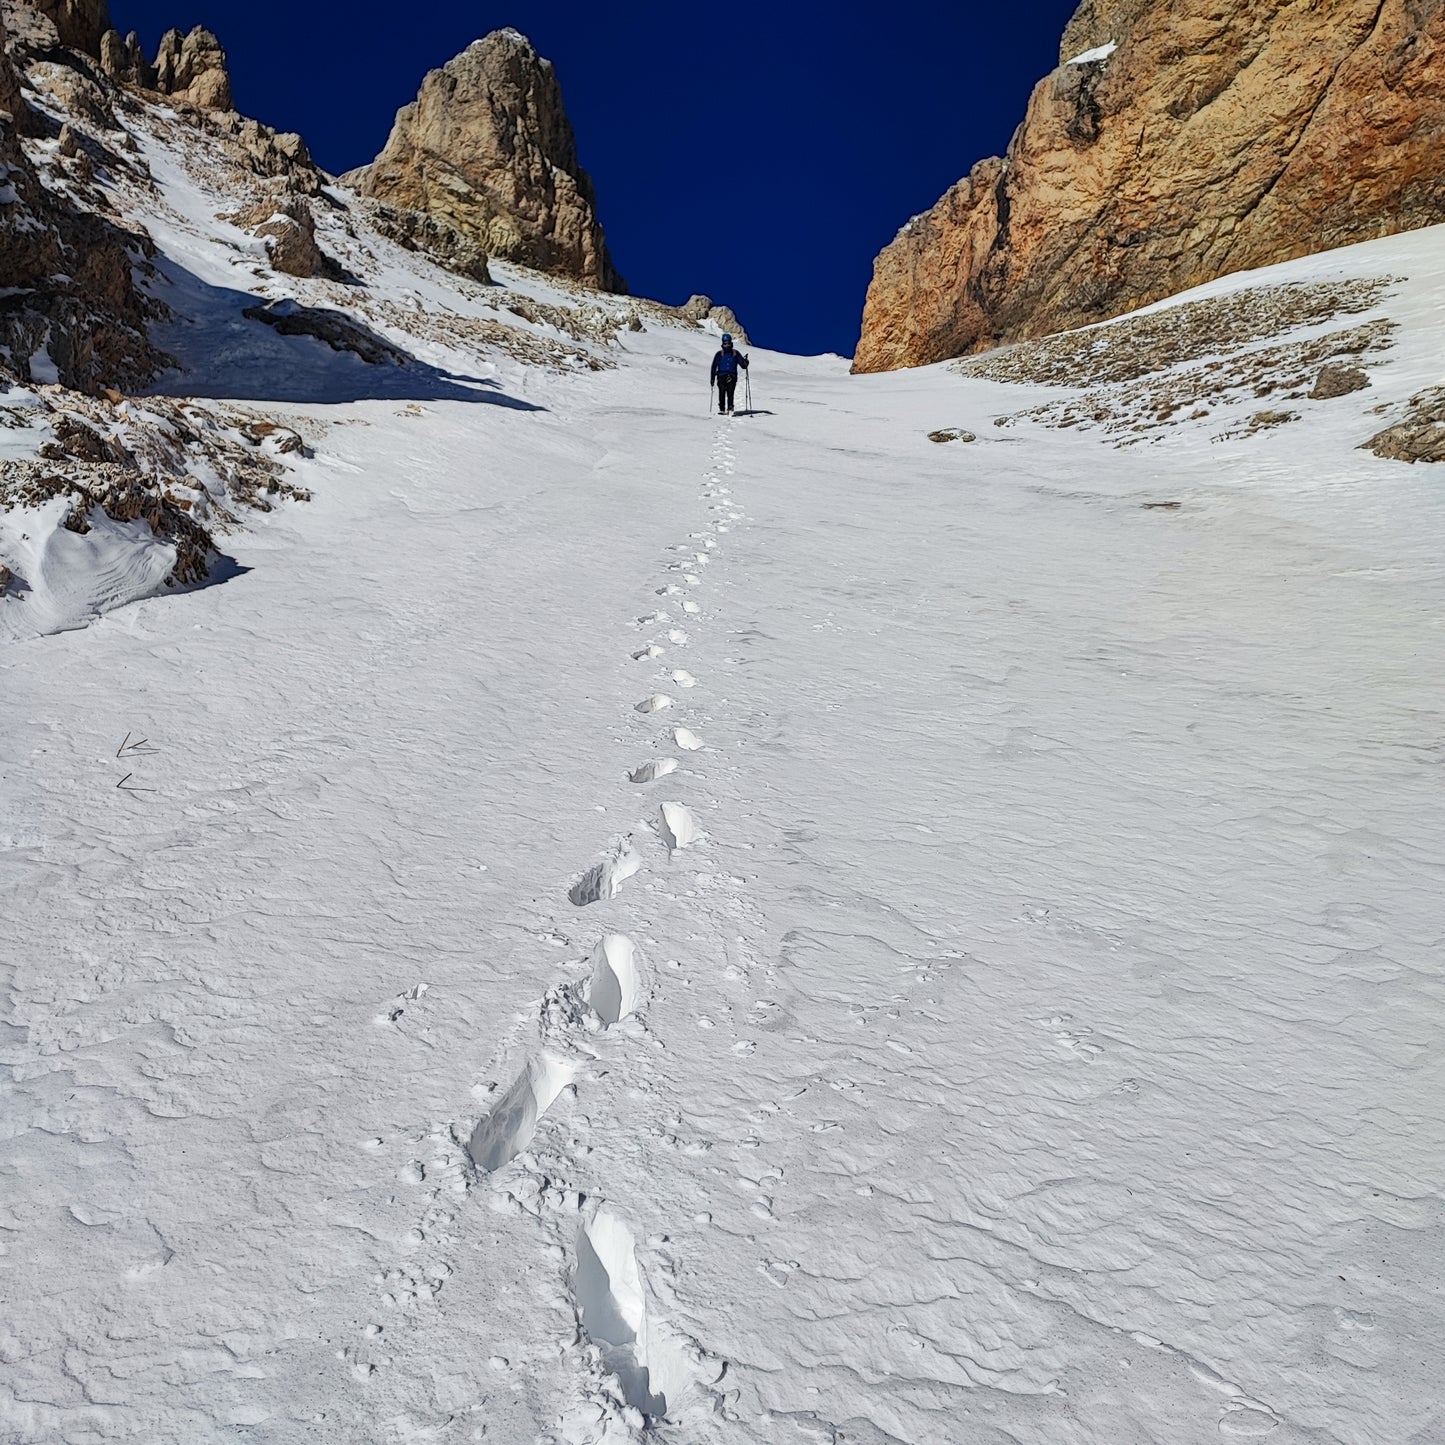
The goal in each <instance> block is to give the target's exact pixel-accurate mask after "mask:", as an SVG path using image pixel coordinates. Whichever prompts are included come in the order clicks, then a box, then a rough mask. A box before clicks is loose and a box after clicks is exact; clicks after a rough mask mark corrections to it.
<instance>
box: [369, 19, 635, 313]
mask: <svg viewBox="0 0 1445 1445" xmlns="http://www.w3.org/2000/svg"><path fill="white" fill-rule="evenodd" d="M344 179H345V180H347V181H348V182H349V183H350V184H352V185H354V186H355V187H356V188H357V189H358V190H360V191H361V192H362V193H363V194H366V195H370V196H374V197H375V198H376V199H378V200H381V201H385V202H387V203H389V204H391V205H394V206H401V207H405V208H407V209H409V210H413V211H421V212H424V213H426V214H428V215H431V216H434V217H435V218H436V219H437V220H439V221H442V222H444V223H445V224H446V225H448V226H450V227H452V228H453V229H454V230H456V231H458V232H460V233H461V234H462V235H464V236H468V237H471V238H472V239H474V240H476V241H477V242H479V243H480V244H481V245H482V246H483V247H484V248H485V249H486V251H487V252H489V253H490V254H491V255H493V256H498V257H501V258H503V259H506V260H514V261H518V262H521V263H522V264H524V265H528V266H535V267H537V268H538V269H540V270H544V271H553V272H557V273H560V274H562V275H567V276H572V277H575V278H576V279H577V280H579V281H583V282H586V283H587V284H589V285H592V286H596V287H599V288H601V289H602V290H606V291H623V290H625V289H626V287H625V283H624V282H623V280H622V278H621V277H620V276H619V275H618V273H617V269H616V267H615V266H614V265H613V264H612V257H611V256H610V255H609V254H608V250H607V243H606V240H605V239H604V237H603V234H602V227H601V225H600V224H599V222H598V220H597V203H596V196H595V193H594V191H593V188H592V181H591V179H590V177H589V176H588V175H587V172H586V171H584V170H583V169H582V167H581V166H580V165H579V164H578V160H577V140H576V136H575V135H574V134H573V131H572V123H571V121H570V120H569V119H568V118H567V111H566V107H565V106H564V105H563V102H562V88H561V86H560V84H559V83H558V80H557V73H556V71H555V70H554V69H553V66H552V64H551V62H550V61H548V60H544V59H543V58H542V57H541V56H540V55H538V54H537V52H536V50H535V49H534V48H533V46H532V43H531V42H530V41H529V40H528V39H527V38H526V36H524V35H521V34H520V33H519V32H517V31H516V30H496V31H493V32H492V34H490V35H488V36H486V37H485V39H482V40H478V41H476V42H474V43H473V44H472V45H469V46H468V47H467V49H466V50H464V51H463V52H462V53H461V54H460V55H458V56H457V57H456V58H455V59H454V60H451V61H449V62H448V63H447V64H446V65H444V66H442V68H441V69H440V70H433V71H432V72H430V74H428V75H427V77H426V78H425V80H423V81H422V86H421V92H420V94H419V95H418V96H417V98H416V100H415V101H413V102H412V103H411V104H410V105H408V106H404V107H403V108H402V109H401V110H400V111H398V112H397V117H396V124H395V125H394V126H393V128H392V132H391V137H390V139H389V140H388V141H387V143H386V147H385V149H384V150H383V151H382V152H381V154H380V155H379V156H378V157H377V158H376V160H375V161H374V162H373V163H372V164H371V165H369V166H364V167H362V168H361V169H360V170H357V171H353V172H351V173H350V174H349V175H348V176H346V177H345V178H344Z"/></svg>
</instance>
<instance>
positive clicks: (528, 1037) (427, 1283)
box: [0, 206, 1445, 1445]
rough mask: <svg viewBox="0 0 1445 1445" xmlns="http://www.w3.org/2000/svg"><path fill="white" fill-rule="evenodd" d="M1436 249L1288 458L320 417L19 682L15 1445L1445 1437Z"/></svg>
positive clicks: (449, 413)
mask: <svg viewBox="0 0 1445 1445" xmlns="http://www.w3.org/2000/svg"><path fill="white" fill-rule="evenodd" d="M201 209H202V208H201V207H199V206H198V207H197V211H198V212H199V211H200V210H201ZM162 239H163V240H164V239H165V238H164V237H163V238H162ZM1440 241H1441V238H1440V234H1439V233H1438V232H1436V233H1423V234H1422V235H1420V236H1416V237H1408V238H1403V239H1401V240H1398V241H1393V242H1382V243H1376V244H1374V245H1372V246H1370V247H1362V248H1357V249H1356V250H1355V251H1353V252H1350V253H1341V255H1340V256H1337V257H1334V258H1319V259H1317V260H1316V261H1314V262H1306V263H1297V264H1296V265H1295V266H1294V267H1293V268H1285V269H1284V270H1283V271H1281V272H1280V273H1279V275H1281V276H1285V277H1289V276H1310V275H1315V274H1324V273H1326V272H1329V273H1330V274H1334V273H1336V272H1341V271H1343V272H1350V270H1351V268H1353V271H1354V272H1357V273H1359V274H1383V273H1385V272H1393V273H1396V274H1399V275H1400V276H1402V277H1404V278H1406V279H1405V280H1404V281H1402V283H1401V285H1400V287H1399V290H1398V293H1397V296H1396V300H1395V302H1394V303H1393V304H1394V307H1395V309H1394V311H1393V312H1392V314H1393V315H1395V316H1396V319H1398V320H1400V321H1401V324H1402V326H1403V327H1404V328H1405V329H1404V331H1403V333H1402V339H1401V341H1400V344H1399V346H1398V347H1397V348H1396V351H1395V352H1393V353H1392V359H1391V360H1390V362H1389V364H1388V365H1386V366H1385V367H1383V368H1381V369H1380V371H1379V374H1378V380H1377V384H1376V387H1375V388H1374V389H1373V390H1371V391H1368V392H1364V393H1361V394H1359V395H1357V396H1354V397H1350V398H1345V399H1341V400H1335V401H1330V402H1322V403H1318V404H1315V403H1310V404H1308V408H1309V414H1308V415H1307V416H1306V418H1305V420H1304V421H1302V422H1301V423H1298V424H1296V425H1295V426H1293V427H1290V428H1284V429H1282V430H1280V431H1278V432H1269V433H1266V434H1264V435H1262V436H1259V437H1255V438H1251V439H1249V440H1248V441H1231V442H1225V443H1220V444H1215V443H1212V442H1211V441H1210V439H1209V432H1208V428H1193V429H1190V428H1187V427H1186V428H1182V429H1181V430H1180V431H1179V433H1178V434H1177V435H1176V436H1174V437H1172V438H1170V439H1168V440H1167V441H1166V442H1165V443H1163V444H1160V445H1157V446H1154V447H1145V448H1137V449H1134V450H1130V451H1114V450H1111V449H1108V448H1106V447H1104V446H1101V445H1099V444H1097V443H1095V442H1092V441H1088V440H1084V439H1081V438H1079V437H1077V436H1073V435H1070V434H1069V433H1067V432H1050V431H1046V430H1044V429H1043V428H1033V429H1030V428H1026V427H1012V428H1007V429H1002V430H1001V429H998V428H995V427H994V426H992V424H991V422H992V418H993V416H994V415H996V414H997V413H998V412H999V411H1001V410H1005V409H1008V408H1010V407H1013V408H1016V407H1017V405H1018V401H1017V396H1018V391H1017V389H1014V390H1012V391H1010V389H1008V388H1005V387H1002V386H1000V385H996V384H992V383H985V382H981V381H969V380H965V379H962V378H960V377H958V376H956V375H954V374H952V373H950V372H947V371H946V370H944V369H930V370H926V371H922V372H916V373H905V374H895V375H891V376H883V377H876V378H866V379H852V378H849V377H848V376H847V374H846V366H845V363H843V362H842V361H840V360H838V359H837V358H820V359H811V360H802V359H796V358H788V357H783V356H776V355H770V354H767V353H763V352H756V353H754V366H753V372H752V380H753V388H754V397H755V403H756V408H757V410H756V414H754V415H750V416H740V417H736V418H731V419H720V418H717V417H709V415H708V414H707V400H708V392H707V389H706V374H707V360H708V356H709V354H710V351H711V349H712V345H713V340H712V338H710V337H708V336H706V335H702V334H691V335H690V334H688V333H685V332H678V331H676V330H672V331H668V330H666V329H658V330H649V331H647V332H644V333H641V334H637V335H635V336H629V337H627V338H626V347H627V348H628V349H627V352H626V354H625V356H624V358H623V364H622V365H621V366H620V367H619V368H618V369H617V370H615V371H610V372H603V373H599V374H595V375H594V374H591V373H585V372H584V373H581V374H571V375H561V374H551V373H547V372H544V371H540V370H537V369H529V368H526V367H523V366H520V365H519V366H514V367H510V368H503V369H501V370H500V371H499V372H497V373H496V374H495V375H494V376H491V377H489V378H488V380H489V389H488V390H486V391H483V390H477V391H476V393H475V395H471V396H468V395H467V393H466V390H465V377H463V378H462V379H461V380H460V381H458V382H457V383H456V385H455V386H454V387H453V390H452V392H450V393H448V395H447V396H441V397H439V396H438V395H437V394H436V392H435V391H428V392H427V393H426V394H425V395H423V396H420V397H410V398H408V397H407V396H405V394H404V391H403V392H398V391H396V389H395V388H397V387H405V385H406V384H407V376H406V375H405V374H403V375H401V376H399V377H394V378H392V379H391V380H390V381H389V382H388V389H387V390H386V394H385V395H372V396H366V395H361V396H352V397H350V398H348V399H343V400H333V399H323V400H311V401H307V400H305V399H301V400H297V399H296V397H295V396H289V397H288V398H287V406H288V408H289V412H290V413H291V414H294V415H296V416H299V417H302V418H304V419H306V421H307V423H308V425H309V426H310V427H311V429H312V434H313V436H314V437H315V438H316V440H315V457H314V460H310V461H306V462H303V463H300V464H299V465H300V480H302V481H303V482H304V484H305V485H306V486H308V487H309V488H311V489H312V490H313V492H314V496H315V500H314V501H313V502H311V503H310V504H308V505H288V506H286V507H284V508H282V509H280V510H278V511H276V512H275V513H273V514H271V515H270V516H269V517H267V518H265V519H264V521H263V522H262V523H261V524H260V525H258V526H256V527H255V528H253V529H252V530H250V531H247V532H242V533H239V534H236V535H234V536H232V537H231V538H229V539H228V542H227V546H228V549H229V550H230V551H231V552H233V553H234V561H235V565H234V567H232V568H231V569H230V575H229V577H228V580H227V581H226V582H225V583H224V585H218V586H212V587H209V588H204V589H199V590H192V591H188V592H185V593H181V594H174V593H173V594H169V595H162V596H155V597H148V598H143V599H142V600H139V601H136V602H132V603H129V604H128V605H124V606H121V607H119V608H117V609H116V610H112V611H109V612H108V613H106V614H105V615H104V616H103V617H101V618H100V619H99V620H97V621H94V622H92V623H91V624H90V625H89V626H87V627H84V628H83V629H81V630H78V631H64V632H60V633H58V634H56V635H52V636H46V637H30V638H27V639H22V640H16V641H13V642H11V643H9V644H8V645H6V646H5V647H4V648H3V649H0V676H3V697H4V702H5V715H6V726H5V728H4V729H3V731H0V785H3V813H0V861H3V875H0V881H3V885H4V889H5V891H4V895H3V910H4V943H5V946H4V949H3V951H0V968H3V970H4V976H5V979H6V987H7V996H8V1009H7V1011H6V1019H5V1022H4V1023H3V1024H0V1044H3V1049H4V1053H3V1058H4V1061H5V1064H6V1066H7V1070H8V1079H7V1084H6V1089H7V1094H8V1097H7V1099H6V1102H5V1117H6V1121H7V1133H8V1136H9V1137H8V1143H7V1144H6V1146H5V1155H4V1161H5V1162H4V1172H3V1176H0V1177H3V1181H4V1184H3V1191H0V1248H3V1269H4V1279H5V1285H4V1289H5V1299H6V1305H5V1310H4V1313H3V1317H0V1438H3V1439H5V1440H7V1441H9V1440H14V1441H47V1442H48V1441H57V1442H95V1441H107V1442H147V1445H151V1442H185V1445H210V1442H221V1441H226V1442H232V1441H238V1440H248V1441H259V1442H265V1445H292V1442H295V1445H301V1442H337V1445H340V1442H347V1445H354V1442H371V1441H387V1442H389V1441H413V1440H429V1441H445V1442H462V1441H474V1440H488V1441H496V1442H503V1445H513V1442H522V1441H531V1440H545V1441H553V1442H562V1441H566V1442H574V1445H579V1442H591V1445H597V1442H603V1441H607V1442H622V1441H627V1440H635V1439H638V1438H640V1437H641V1436H642V1435H644V1434H654V1435H656V1437H657V1438H662V1439H671V1440H674V1441H677V1442H679V1445H693V1442H713V1441H727V1442H775V1441H776V1442H794V1441H796V1442H829V1441H832V1442H838V1441H846V1442H860V1445H884V1442H904V1445H918V1442H961V1445H1004V1442H1009V1445H1084V1442H1089V1445H1104V1442H1108V1445H1130V1442H1151V1445H1204V1442H1211V1441H1218V1440H1220V1439H1221V1438H1224V1439H1226V1440H1227V1439H1233V1438H1251V1437H1257V1438H1262V1437H1268V1439H1269V1440H1270V1441H1272V1442H1275V1445H1285V1442H1290V1445H1306V1442H1308V1445H1325V1442H1331V1445H1333V1442H1341V1445H1382V1442H1390V1445H1395V1442H1400V1445H1403V1442H1427V1441H1432V1440H1439V1439H1442V1438H1445V1393H1442V1386H1441V1381H1440V1375H1439V1369H1438V1351H1439V1342H1440V1340H1441V1339H1442V1338H1445V1302H1442V1301H1445V1296H1442V1291H1441V1283H1442V1261H1445V1207H1442V1184H1445V1130H1442V1108H1441V1098H1442V1094H1441V1090H1442V1084H1445V1078H1442V1064H1441V1059H1442V1052H1441V1047H1440V1040H1441V1037H1442V1032H1445V991H1442V987H1441V942H1442V937H1445V906H1442V898H1445V888H1442V864H1445V810H1442V808H1441V807H1440V802H1439V784H1440V778H1441V768H1442V763H1445V721H1442V709H1445V697H1442V667H1441V662H1442V651H1441V622H1440V619H1441V618H1442V616H1445V574H1442V564H1441V556H1442V542H1445V490H1442V485H1441V480H1442V479H1441V477H1440V476H1439V474H1438V472H1436V471H1432V470H1431V469H1429V468H1426V467H1415V468H1411V467H1406V466H1402V465H1399V464H1391V463H1386V462H1381V461H1378V460H1376V459H1375V458H1373V457H1370V456H1367V455H1366V454H1364V453H1361V452H1358V451H1356V450H1354V446H1355V444H1356V443H1357V442H1358V441H1359V440H1361V439H1362V438H1363V437H1364V436H1366V435H1368V434H1369V431H1370V429H1371V426H1372V419H1371V418H1370V417H1369V416H1368V414H1367V408H1369V407H1371V406H1374V405H1376V404H1378V403H1379V402H1380V401H1382V400H1387V399H1399V398H1401V397H1404V396H1408V395H1409V394H1410V393H1411V391H1412V390H1415V389H1418V388H1419V387H1421V386H1423V385H1426V384H1429V383H1431V382H1435V381H1438V380H1439V376H1438V360H1437V358H1438V356H1439V354H1440V352H1439V344H1440V339H1441V336H1442V335H1445V331H1442V326H1441V306H1442V300H1445V264H1442V262H1441V259H1440ZM173 249H174V247H173ZM1330 268H1334V270H1333V271H1330ZM1276 279H1278V278H1276ZM1234 284H1243V282H1241V281H1240V280H1239V278H1234ZM238 335H244V333H239V332H238ZM252 340H254V342H255V344H256V345H258V346H262V347H273V345H279V344H280V343H279V342H277V341H275V340H274V338H273V337H272V336H271V334H270V333H269V332H267V333H264V334H262V333H259V332H258V333H257V336H256V337H255V338H252ZM295 345H296V346H297V347H298V351H297V355H299V356H305V357H306V358H307V364H308V365H310V364H312V361H313V360H314V359H315V358H314V356H313V352H312V351H311V350H309V349H307V348H310V347H311V346H312V345H313V344H312V343H309V342H307V341H305V340H304V339H301V340H298V341H297V342H296V343H295ZM238 355H240V353H238ZM322 360H324V358H323V359H322ZM223 361H224V358H222V359H221V361H217V362H216V363H215V367H216V368H217V369H216V370H214V371H213V373H212V375H211V377H210V383H212V384H213V389H214V392H215V394H217V395H225V394H227V392H226V387H225V384H224V383H225V375H224V374H223V370H222V369H221V367H222V362H223ZM236 364H237V367H238V368H240V369H238V371H237V372H236V373H235V381H236V385H237V386H238V387H239V386H240V385H241V383H242V381H243V380H245V381H248V382H249V383H250V384H251V385H252V386H253V387H254V385H255V384H256V372H255V371H254V369H253V368H251V367H250V365H249V363H246V365H245V366H244V367H243V366H242V361H241V360H238V361H237V363H236ZM316 364H318V365H319V364H321V363H320V362H319V361H318V362H316ZM439 364H440V362H439ZM446 364H447V366H448V367H449V368H451V369H452V370H453V371H455V370H456V369H457V368H459V367H460V366H461V365H462V363H461V361H460V360H459V359H458V358H456V357H451V358H448V359H446ZM349 366H350V362H349V361H348V367H349ZM354 371H355V368H351V369H350V371H349V372H348V374H351V372H354ZM357 375H360V373H357ZM363 380H364V378H363ZM458 393H460V394H458ZM248 394H250V395H253V396H254V395H255V392H254V390H253V391H251V392H249V393H248ZM497 394H504V395H506V396H507V397H510V398H511V399H513V400H518V401H524V402H526V403H527V404H528V407H530V408H531V409H525V408H523V407H521V406H515V405H496V404H488V402H489V400H490V399H494V398H495V396H496V395H497ZM945 426H957V427H962V428H967V429H969V430H971V431H974V432H976V433H977V435H978V436H979V438H980V440H979V441H978V442H976V443H967V444H966V443H962V442H957V443H951V444H949V445H946V446H938V445H935V444H933V443H931V442H930V441H929V440H928V439H927V436H926V433H927V432H928V431H929V430H930V429H935V428H941V427H945ZM1162 503H1169V504H1173V503H1177V504H1178V506H1177V507H1173V506H1169V507H1165V506H1160V505H1158V504H1162ZM1146 504H1154V505H1146ZM82 540H84V539H76V542H77V544H78V543H79V542H80V541H82ZM113 540H114V539H111V538H109V537H108V534H106V533H105V531H104V530H102V531H101V532H100V534H99V535H98V536H97V537H96V539H95V541H94V542H93V543H92V544H91V545H93V546H95V547H97V548H101V549H104V548H105V547H106V546H108V545H110V542H111V541H113ZM47 545H54V538H51V541H50V542H49V543H47ZM102 561H103V559H102ZM704 562H706V564H707V565H705V566H704V565H702V564H703V563H704ZM682 577H689V578H692V579H693V582H694V584H695V585H691V584H687V583H683V584H681V587H685V588H686V590H687V595H686V597H685V600H683V601H682V602H681V604H680V605H679V603H678V600H677V598H676V597H675V596H673V595H664V596H663V597H662V598H659V596H658V593H659V589H664V588H666V587H668V586H670V585H677V579H679V578H682ZM679 590H681V588H680V589H679ZM57 605H59V604H57ZM684 618H685V619H686V621H685V629H686V630H685V632H684V631H682V628H681V626H680V624H682V623H683V622H684ZM663 689H667V691H664V690H663ZM664 703H666V704H667V706H666V708H665V711H663V715H662V716H658V715H657V714H658V712H659V711H662V710H663V704H664ZM118 784H124V786H119V787H118V786H117V785H118ZM142 790H148V791H142Z"/></svg>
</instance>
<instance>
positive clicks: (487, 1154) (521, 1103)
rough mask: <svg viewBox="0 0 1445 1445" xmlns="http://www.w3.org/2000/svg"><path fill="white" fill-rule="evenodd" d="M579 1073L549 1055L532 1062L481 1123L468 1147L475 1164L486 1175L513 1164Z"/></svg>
mask: <svg viewBox="0 0 1445 1445" xmlns="http://www.w3.org/2000/svg"><path fill="white" fill-rule="evenodd" d="M574 1074H575V1070H574V1069H573V1068H572V1066H571V1065H570V1064H566V1063H563V1062H562V1061H561V1060H560V1059H554V1058H551V1057H549V1056H548V1055H546V1054H542V1055H540V1056H539V1057H537V1058H535V1059H532V1060H530V1061H529V1062H528V1064H527V1067H526V1068H525V1069H523V1070H522V1072H521V1073H520V1074H519V1075H518V1076H517V1078H516V1079H515V1080H514V1081H513V1083H512V1087H511V1088H510V1089H508V1090H507V1092H506V1093H505V1094H503V1095H502V1097H501V1098H500V1099H499V1100H498V1101H497V1103H496V1105H495V1106H494V1107H493V1109H492V1111H491V1112H490V1113H489V1114H488V1115H487V1116H486V1117H485V1118H484V1119H482V1120H480V1121H479V1122H478V1124H477V1126H476V1128H475V1129H473V1130H472V1137H471V1139H470V1141H469V1142H468V1144H467V1153H468V1154H470V1155H471V1157H472V1163H473V1164H475V1165H476V1166H477V1168H478V1169H480V1170H481V1171H482V1173H484V1174H492V1173H495V1172H496V1170H498V1169H501V1168H502V1167H503V1166H504V1165H506V1164H510V1163H511V1161H512V1160H513V1159H515V1158H516V1157H517V1155H518V1154H520V1153H521V1152H522V1150H523V1149H525V1148H526V1147H527V1145H528V1144H530V1143H531V1142H532V1135H533V1134H535V1133H536V1132H537V1121H538V1120H539V1119H540V1118H541V1117H542V1115H543V1114H545V1113H546V1112H547V1110H548V1109H549V1108H550V1107H551V1106H552V1103H553V1101H554V1100H555V1099H556V1097H557V1095H558V1094H560V1093H561V1092H562V1090H563V1089H565V1088H566V1087H567V1085H568V1084H570V1083H571V1082H572V1079H573V1077H574Z"/></svg>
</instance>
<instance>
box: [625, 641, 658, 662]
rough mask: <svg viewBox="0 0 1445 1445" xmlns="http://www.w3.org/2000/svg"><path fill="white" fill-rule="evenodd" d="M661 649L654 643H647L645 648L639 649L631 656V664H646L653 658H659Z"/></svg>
mask: <svg viewBox="0 0 1445 1445" xmlns="http://www.w3.org/2000/svg"><path fill="white" fill-rule="evenodd" d="M661 656H662V649H661V648H660V647H659V646H658V645H657V644H656V643H655V642H649V643H648V644H647V646H646V647H640V648H638V650H637V651H636V652H634V653H633V654H632V660H633V662H647V661H648V660H649V659H651V658H654V657H661Z"/></svg>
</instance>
